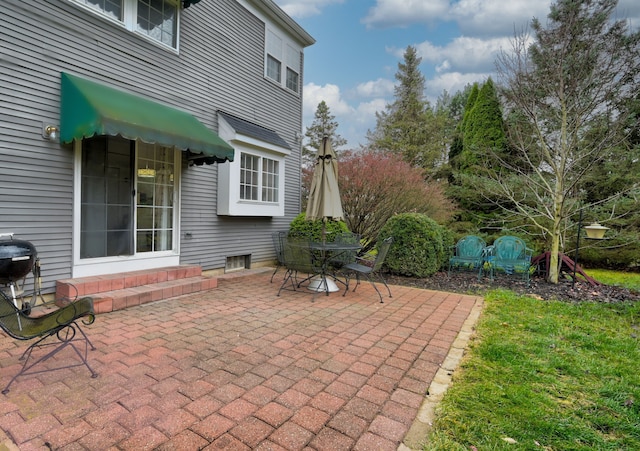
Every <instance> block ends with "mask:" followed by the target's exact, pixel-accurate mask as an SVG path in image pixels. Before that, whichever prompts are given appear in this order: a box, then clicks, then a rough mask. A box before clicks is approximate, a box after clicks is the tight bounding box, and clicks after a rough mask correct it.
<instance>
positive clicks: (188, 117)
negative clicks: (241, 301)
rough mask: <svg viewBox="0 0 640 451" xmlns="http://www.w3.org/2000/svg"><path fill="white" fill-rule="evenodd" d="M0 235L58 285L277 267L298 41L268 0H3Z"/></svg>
mask: <svg viewBox="0 0 640 451" xmlns="http://www.w3.org/2000/svg"><path fill="white" fill-rule="evenodd" d="M2 9H3V13H2V16H0V24H1V25H2V26H1V27H0V67H1V69H2V70H1V72H0V74H1V76H0V98H1V102H2V108H1V109H0V117H1V120H0V127H1V130H0V164H1V168H2V172H3V174H2V177H1V178H0V207H1V211H2V217H1V218H0V234H3V233H14V234H15V238H19V239H22V240H27V241H30V242H31V243H33V244H34V245H35V247H36V249H37V252H38V257H39V260H40V264H41V273H42V280H43V285H42V288H43V291H44V292H45V293H53V292H54V291H55V290H56V281H59V280H62V279H75V280H79V279H80V278H85V279H86V278H90V277H99V276H105V275H109V274H126V273H130V272H132V271H136V272H137V274H140V271H151V272H153V271H154V270H162V269H163V268H172V267H176V266H178V265H181V266H189V265H191V266H194V267H197V268H199V269H201V270H202V271H205V272H206V271H218V272H221V271H224V270H232V269H235V268H244V267H253V266H257V265H261V264H271V263H272V262H273V261H274V259H275V254H274V250H273V244H272V241H271V234H272V232H274V231H277V230H282V229H286V228H288V225H289V223H290V222H291V220H292V219H293V218H294V217H295V215H296V214H298V213H299V211H300V185H301V183H300V150H301V136H302V135H301V131H302V84H303V75H304V73H303V62H304V49H305V48H306V47H308V46H310V45H312V44H313V43H314V39H313V38H312V37H311V36H310V35H309V34H308V33H307V32H306V31H305V30H304V29H302V28H301V27H300V26H299V25H298V24H297V23H296V22H294V21H293V20H292V19H291V18H290V17H289V16H287V15H286V14H285V13H284V12H283V11H282V10H281V9H280V8H279V7H278V6H277V5H276V4H275V3H274V2H273V1H272V0H30V1H28V2H25V1H24V0H5V1H4V2H3V8H2Z"/></svg>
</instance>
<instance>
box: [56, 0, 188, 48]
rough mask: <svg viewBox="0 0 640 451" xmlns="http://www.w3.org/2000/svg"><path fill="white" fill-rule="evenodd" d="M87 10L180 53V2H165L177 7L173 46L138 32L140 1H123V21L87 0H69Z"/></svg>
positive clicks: (172, 0) (167, 0)
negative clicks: (88, 2)
mask: <svg viewBox="0 0 640 451" xmlns="http://www.w3.org/2000/svg"><path fill="white" fill-rule="evenodd" d="M68 1H70V2H72V3H74V4H76V5H79V6H80V7H82V8H84V9H85V10H87V11H89V12H91V13H92V14H95V15H97V16H99V17H101V18H103V19H106V20H108V21H109V22H112V23H114V24H117V25H118V26H120V27H123V28H125V29H126V30H128V31H130V32H132V33H134V34H135V35H136V36H139V37H141V38H143V39H146V40H148V41H149V42H152V43H154V44H156V45H159V46H161V47H163V48H166V49H171V50H173V51H176V52H177V51H178V47H179V43H180V14H181V9H182V8H181V7H180V5H181V2H180V1H179V0H165V1H166V2H168V3H171V4H174V5H175V7H176V22H177V23H176V34H175V43H174V44H173V45H169V44H165V43H164V42H162V41H160V40H158V39H156V38H154V37H152V36H151V35H149V34H147V33H143V32H140V31H138V29H137V22H138V20H137V13H138V1H139V0H121V1H122V15H123V17H122V19H116V18H115V17H113V16H111V15H109V14H106V13H105V12H104V11H103V10H101V9H99V8H97V7H94V6H91V5H89V4H87V3H86V0H68Z"/></svg>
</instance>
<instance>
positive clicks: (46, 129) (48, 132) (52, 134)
mask: <svg viewBox="0 0 640 451" xmlns="http://www.w3.org/2000/svg"><path fill="white" fill-rule="evenodd" d="M42 137H43V138H44V139H48V140H50V141H56V140H57V139H58V138H59V137H60V129H59V128H58V127H56V126H55V125H44V124H43V125H42Z"/></svg>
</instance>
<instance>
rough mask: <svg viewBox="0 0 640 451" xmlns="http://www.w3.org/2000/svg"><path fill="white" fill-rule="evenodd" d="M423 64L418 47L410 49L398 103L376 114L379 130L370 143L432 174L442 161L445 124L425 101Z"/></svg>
mask: <svg viewBox="0 0 640 451" xmlns="http://www.w3.org/2000/svg"><path fill="white" fill-rule="evenodd" d="M421 61H422V58H420V57H418V55H417V52H416V49H415V47H412V46H409V47H407V50H406V51H405V53H404V61H403V62H402V63H398V72H397V73H396V76H395V77H396V80H397V81H398V84H397V85H396V86H395V89H394V96H395V100H394V101H393V102H392V103H390V104H387V106H386V108H385V111H382V112H377V113H376V128H375V130H374V131H373V132H371V131H369V133H368V134H367V139H368V141H369V146H370V147H371V148H373V149H378V150H386V151H391V152H393V153H396V154H399V155H402V158H403V159H404V160H405V161H406V162H408V163H409V164H411V165H412V166H417V167H421V168H424V169H427V170H430V169H433V168H434V167H436V166H437V165H438V163H440V162H441V160H442V152H443V151H442V144H441V140H440V139H439V136H440V135H441V127H442V123H441V121H439V117H438V115H437V114H436V112H434V111H432V109H431V106H430V104H429V102H428V101H427V100H426V99H425V96H424V90H425V78H424V75H423V74H422V72H420V68H419V66H420V62H421Z"/></svg>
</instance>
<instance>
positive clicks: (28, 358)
mask: <svg viewBox="0 0 640 451" xmlns="http://www.w3.org/2000/svg"><path fill="white" fill-rule="evenodd" d="M79 320H82V323H83V324H86V325H88V324H92V323H93V322H94V321H95V314H94V310H93V299H91V298H90V297H85V298H82V299H79V300H77V301H75V302H69V303H68V304H67V305H65V306H64V307H61V308H59V309H56V310H54V311H52V312H50V313H47V314H44V315H42V316H27V315H25V314H24V312H23V311H22V310H21V309H18V308H17V307H16V306H15V305H14V304H13V302H12V300H11V299H10V298H9V297H8V296H7V295H6V294H5V293H4V292H3V291H0V328H2V330H4V331H5V332H6V333H7V334H8V335H9V336H10V337H12V338H15V339H17V340H32V339H36V341H35V342H34V343H32V344H31V345H30V346H29V347H28V348H27V349H26V350H25V351H24V352H23V353H22V356H21V357H20V360H24V363H23V365H22V368H21V369H20V371H19V372H18V374H16V375H15V376H13V377H12V378H11V380H10V381H9V383H8V384H7V386H6V387H5V388H4V390H2V393H3V394H7V393H8V392H9V387H10V386H11V384H12V383H13V382H14V381H15V380H16V379H17V378H18V377H19V376H25V375H29V374H38V373H44V372H47V371H54V370H60V369H63V368H73V367H76V366H82V365H84V366H86V367H87V368H88V369H89V371H90V372H91V377H97V376H98V374H97V373H96V372H95V371H93V369H92V368H91V367H90V366H89V363H88V362H87V355H88V350H89V347H90V348H91V349H92V350H93V349H95V347H94V346H93V344H92V343H91V341H90V340H89V337H87V335H86V334H85V333H84V331H83V330H82V328H81V327H80V324H79V322H78V321H79ZM76 332H80V336H78V337H77V336H76ZM53 336H55V338H56V339H57V341H45V340H46V339H47V338H49V337H53ZM67 347H70V348H71V349H73V350H74V351H75V353H76V354H77V356H78V357H79V358H80V360H81V361H80V362H78V363H75V364H70V365H66V366H60V367H56V368H45V369H33V368H34V367H35V366H36V365H38V364H40V363H43V362H44V361H45V360H48V359H49V358H51V357H53V356H54V355H56V354H57V353H58V352H60V351H62V350H63V349H65V348H67ZM40 348H42V349H45V348H46V349H48V348H51V349H50V350H49V351H48V352H46V353H45V354H43V355H41V353H39V352H37V351H36V352H35V353H34V350H36V349H40ZM43 352H44V351H43ZM32 354H33V355H32ZM36 354H37V355H36Z"/></svg>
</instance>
